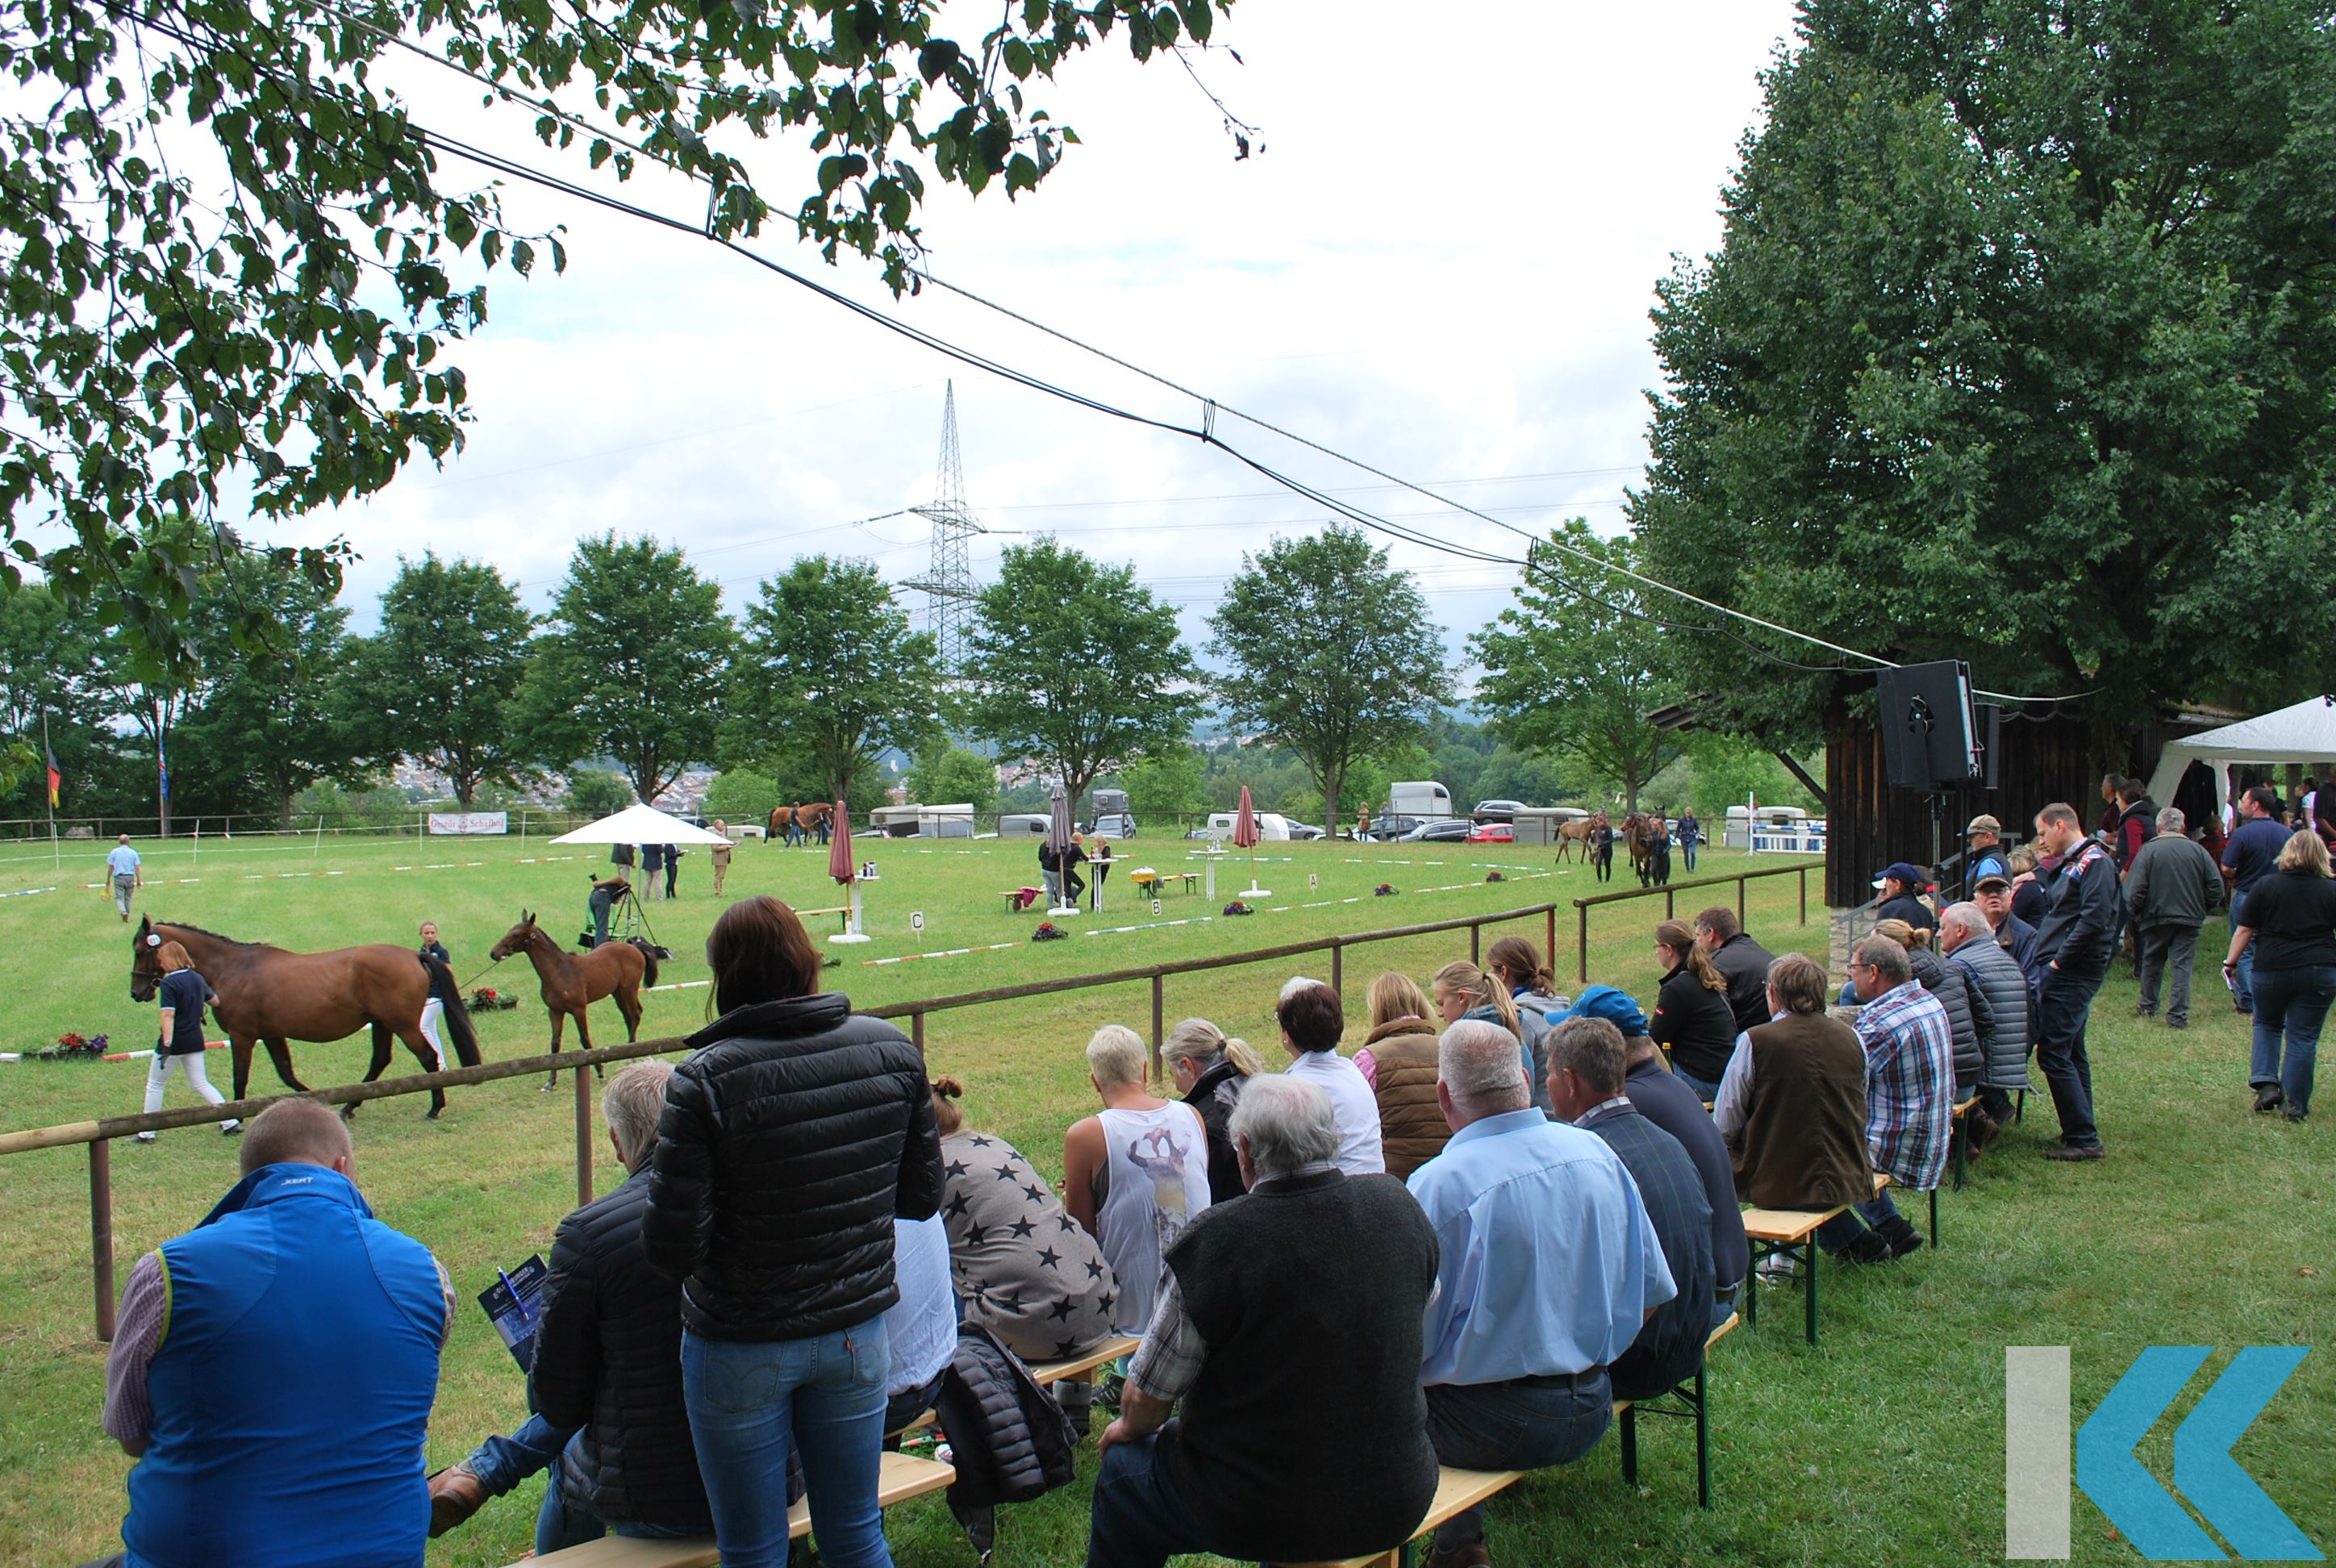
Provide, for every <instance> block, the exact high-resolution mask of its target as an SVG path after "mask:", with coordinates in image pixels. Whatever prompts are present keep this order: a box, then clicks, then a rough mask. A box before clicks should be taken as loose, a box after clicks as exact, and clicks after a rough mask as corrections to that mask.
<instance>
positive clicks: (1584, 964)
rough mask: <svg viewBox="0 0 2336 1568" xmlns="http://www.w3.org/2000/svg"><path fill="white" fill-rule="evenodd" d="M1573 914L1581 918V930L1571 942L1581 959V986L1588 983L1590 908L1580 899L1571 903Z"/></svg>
mask: <svg viewBox="0 0 2336 1568" xmlns="http://www.w3.org/2000/svg"><path fill="white" fill-rule="evenodd" d="M1573 912H1574V913H1575V914H1577V915H1580V916H1581V917H1582V929H1581V930H1580V931H1578V932H1576V933H1575V935H1574V940H1573V950H1574V952H1575V953H1576V954H1577V955H1578V956H1579V957H1580V959H1581V978H1582V984H1583V985H1585V986H1586V985H1588V984H1589V983H1590V906H1589V905H1588V904H1586V903H1583V902H1582V901H1581V900H1580V899H1576V900H1574V901H1573Z"/></svg>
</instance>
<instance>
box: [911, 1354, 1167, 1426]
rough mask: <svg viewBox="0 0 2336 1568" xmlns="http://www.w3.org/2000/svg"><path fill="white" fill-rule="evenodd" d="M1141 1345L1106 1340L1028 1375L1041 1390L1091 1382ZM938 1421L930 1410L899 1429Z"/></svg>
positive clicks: (1035, 1368)
mask: <svg viewBox="0 0 2336 1568" xmlns="http://www.w3.org/2000/svg"><path fill="white" fill-rule="evenodd" d="M1142 1343H1144V1341H1143V1340H1141V1339H1136V1338H1134V1336H1133V1335H1121V1336H1119V1337H1116V1338H1114V1339H1105V1341H1104V1342H1103V1343H1102V1344H1100V1345H1097V1346H1096V1347H1095V1349H1092V1350H1089V1351H1088V1352H1086V1354H1085V1355H1083V1356H1076V1357H1074V1358H1072V1359H1070V1360H1067V1361H1041V1362H1038V1363H1037V1365H1035V1366H1033V1367H1032V1368H1030V1375H1031V1376H1032V1377H1034V1378H1037V1380H1038V1382H1039V1385H1040V1386H1041V1387H1044V1386H1046V1385H1047V1384H1051V1383H1092V1382H1094V1381H1095V1373H1096V1371H1097V1370H1098V1369H1100V1368H1103V1367H1104V1366H1105V1365H1107V1364H1109V1363H1110V1362H1113V1361H1116V1360H1118V1359H1120V1358H1121V1357H1122V1356H1132V1355H1134V1353H1135V1348H1136V1347H1137V1346H1138V1345H1141V1344H1142ZM938 1419H939V1417H938V1416H937V1415H936V1414H935V1413H934V1412H933V1411H930V1410H928V1411H926V1412H925V1413H924V1414H923V1415H921V1416H920V1417H917V1418H916V1419H915V1420H913V1421H911V1422H910V1423H909V1424H908V1425H907V1426H906V1427H901V1428H900V1430H901V1431H903V1432H913V1431H915V1430H917V1429H918V1428H919V1427H930V1426H931V1425H932V1424H933V1423H934V1421H936V1420H938Z"/></svg>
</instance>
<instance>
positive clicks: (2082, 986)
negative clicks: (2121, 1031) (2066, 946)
mask: <svg viewBox="0 0 2336 1568" xmlns="http://www.w3.org/2000/svg"><path fill="white" fill-rule="evenodd" d="M2107 978H2108V974H2107V965H2103V966H2102V967H2101V968H2100V969H2090V970H2084V969H2051V968H2049V967H2047V968H2046V969H2044V971H2043V973H2042V977H2041V979H2040V982H2039V984H2038V986H2037V988H2036V1065H2037V1066H2039V1067H2041V1068H2043V1069H2044V1082H2045V1083H2046V1084H2047V1085H2049V1086H2050V1087H2051V1090H2052V1108H2053V1109H2054V1110H2055V1111H2057V1112H2059V1115H2060V1141H2061V1142H2062V1143H2064V1144H2068V1146H2069V1147H2070V1148H2074V1149H2086V1148H2098V1147H2099V1145H2100V1141H2101V1134H2100V1129H2099V1128H2098V1126H2096V1125H2094V1124H2093V1064H2092V1059H2091V1058H2090V1057H2088V1056H2087V1055H2086V1054H2085V1020H2086V1019H2087V1018H2089V1017H2091V1015H2092V1010H2093V997H2094V995H2095V993H2097V992H2098V991H2099V989H2101V982H2102V981H2103V980H2104V979H2107Z"/></svg>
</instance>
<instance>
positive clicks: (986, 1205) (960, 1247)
mask: <svg viewBox="0 0 2336 1568" xmlns="http://www.w3.org/2000/svg"><path fill="white" fill-rule="evenodd" d="M964 1095H965V1086H964V1085H963V1084H961V1083H959V1081H958V1080H957V1079H955V1078H953V1077H949V1076H947V1075H944V1076H940V1077H938V1078H935V1079H934V1080H933V1120H934V1123H935V1125H937V1126H938V1127H939V1129H940V1136H941V1213H940V1218H941V1222H942V1223H943V1224H944V1225H945V1226H947V1227H948V1231H949V1275H950V1278H951V1280H952V1281H953V1282H954V1284H955V1287H956V1291H957V1297H958V1300H959V1302H960V1303H961V1304H962V1309H961V1310H962V1311H963V1314H964V1319H965V1321H967V1322H968V1323H978V1324H980V1325H981V1326H982V1327H983V1328H985V1329H988V1330H989V1331H990V1332H991V1333H993V1334H995V1335H997V1336H998V1341H999V1342H1000V1343H1001V1344H1003V1345H1004V1346H1005V1347H1006V1348H1007V1349H1009V1350H1011V1351H1013V1352H1014V1353H1015V1354H1016V1355H1017V1356H1018V1357H1020V1358H1021V1359H1023V1360H1024V1361H1025V1362H1027V1363H1028V1364H1029V1365H1030V1366H1032V1367H1042V1366H1045V1365H1046V1364H1048V1363H1050V1362H1061V1361H1067V1360H1070V1359H1073V1358H1076V1357H1079V1356H1083V1355H1084V1354H1085V1353H1086V1352H1087V1351H1089V1350H1091V1349H1094V1348H1095V1347H1096V1346H1098V1345H1100V1344H1102V1343H1104V1342H1105V1340H1107V1339H1111V1338H1112V1327H1111V1325H1112V1316H1113V1313H1114V1311H1115V1310H1116V1309H1117V1308H1118V1305H1119V1279H1118V1276H1116V1275H1114V1273H1113V1272H1112V1271H1111V1265H1110V1264H1109V1263H1107V1262H1105V1261H1104V1256H1103V1249H1102V1248H1101V1247H1100V1246H1098V1245H1096V1244H1095V1238H1094V1237H1093V1236H1091V1235H1089V1234H1088V1233H1087V1232H1085V1230H1083V1229H1081V1228H1080V1225H1079V1222H1077V1221H1076V1220H1074V1219H1072V1218H1071V1216H1070V1214H1069V1213H1067V1212H1066V1211H1065V1209H1064V1208H1063V1204H1062V1200H1061V1199H1059V1198H1057V1197H1056V1196H1055V1190H1054V1188H1052V1187H1051V1186H1049V1185H1047V1184H1046V1178H1045V1177H1043V1176H1041V1175H1039V1174H1038V1173H1037V1171H1035V1170H1033V1169H1032V1168H1031V1165H1030V1162H1029V1161H1028V1160H1027V1159H1024V1158H1023V1157H1022V1153H1021V1151H1020V1150H1018V1149H1017V1148H1015V1146H1014V1145H1013V1144H1009V1143H1007V1141H1006V1140H1005V1139H1003V1138H1001V1137H999V1136H998V1135H996V1134H994V1133H978V1132H974V1131H972V1130H970V1129H968V1127H967V1126H966V1125H965V1112H964V1110H963V1109H962V1107H960V1105H959V1103H958V1102H959V1100H960V1099H962V1098H963V1097H964ZM1001 1172H1002V1173H1004V1174H1000V1173H1001ZM1091 1391H1092V1386H1091V1385H1090V1384H1088V1383H1086V1382H1085V1381H1083V1380H1077V1381H1066V1382H1065V1383H1064V1384H1063V1386H1062V1387H1061V1388H1058V1389H1057V1390H1056V1398H1058V1399H1059V1400H1060V1401H1061V1402H1062V1406H1063V1409H1064V1411H1065V1413H1066V1414H1067V1415H1068V1416H1069V1417H1071V1425H1072V1426H1073V1427H1075V1428H1076V1429H1077V1430H1078V1431H1079V1432H1080V1433H1081V1434H1082V1435H1084V1434H1085V1431H1086V1427H1087V1407H1088V1403H1089V1396H1090V1393H1091Z"/></svg>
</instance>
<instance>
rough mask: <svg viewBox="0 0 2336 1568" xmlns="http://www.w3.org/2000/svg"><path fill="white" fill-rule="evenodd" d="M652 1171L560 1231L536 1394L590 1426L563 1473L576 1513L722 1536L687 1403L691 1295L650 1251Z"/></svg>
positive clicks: (555, 1419)
mask: <svg viewBox="0 0 2336 1568" xmlns="http://www.w3.org/2000/svg"><path fill="white" fill-rule="evenodd" d="M648 1197H649V1187H648V1179H647V1174H638V1175H635V1176H634V1177H632V1178H631V1179H630V1180H629V1181H628V1182H626V1183H625V1184H624V1185H623V1186H621V1187H618V1189H617V1190H616V1191H615V1192H613V1193H608V1194H607V1195H606V1196H604V1197H601V1198H598V1199H595V1200H594V1201H593V1202H591V1203H587V1204H585V1205H584V1206H583V1207H582V1208H580V1209H579V1210H577V1211H576V1212H575V1213H572V1214H570V1215H569V1216H568V1217H567V1218H566V1219H564V1220H562V1221H560V1230H559V1232H558V1234H557V1235H555V1236H554V1237H553V1238H552V1242H551V1277H550V1280H548V1281H545V1284H544V1293H543V1318H542V1320H541V1321H540V1323H539V1324H538V1325H537V1327H536V1331H535V1363H534V1366H533V1368H531V1369H530V1372H529V1375H528V1392H529V1395H530V1399H531V1401H532V1403H533V1404H534V1406H535V1408H536V1410H537V1411H538V1412H539V1413H540V1415H541V1416H542V1417H543V1418H544V1419H545V1420H547V1421H550V1423H552V1425H554V1426H557V1427H582V1428H583V1431H582V1432H581V1433H580V1434H579V1437H578V1443H577V1446H576V1448H575V1449H574V1450H573V1451H572V1452H573V1455H574V1458H575V1461H576V1462H575V1463H571V1464H568V1465H562V1466H559V1475H560V1491H561V1493H562V1494H563V1495H565V1496H566V1497H567V1499H568V1501H569V1505H571V1506H573V1507H575V1508H578V1509H579V1510H581V1511H582V1512H584V1513H587V1514H592V1515H593V1516H594V1517H596V1518H600V1519H609V1520H631V1521H634V1522H636V1523H639V1524H674V1525H682V1526H686V1527H688V1528H691V1529H696V1530H704V1529H710V1528H711V1527H712V1526H713V1524H714V1515H713V1513H712V1511H711V1510H710V1509H709V1508H708V1506H707V1505H706V1484H705V1482H703V1481H701V1480H700V1479H698V1474H697V1451H696V1448H695V1447H694V1446H692V1445H691V1443H690V1438H689V1412H688V1410H687V1409H686V1407H684V1405H683V1403H682V1397H681V1286H680V1284H679V1283H678V1282H676V1281H673V1280H669V1279H667V1278H666V1277H665V1276H664V1275H662V1274H659V1273H657V1272H656V1271H653V1270H652V1269H650V1267H649V1266H648V1261H647V1259H646V1258H645V1257H643V1256H642V1254H641V1210H642V1209H643V1208H644V1207H646V1206H647V1203H648Z"/></svg>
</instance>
